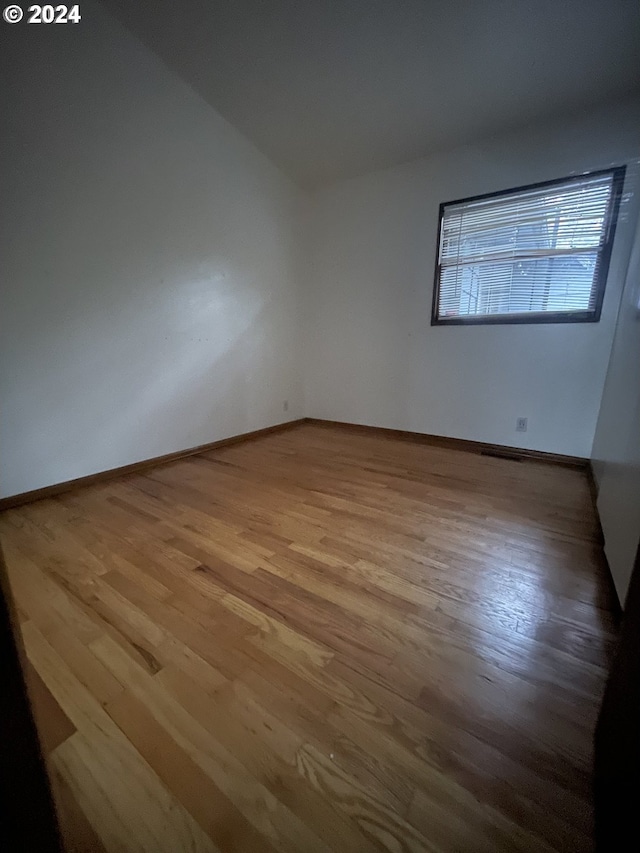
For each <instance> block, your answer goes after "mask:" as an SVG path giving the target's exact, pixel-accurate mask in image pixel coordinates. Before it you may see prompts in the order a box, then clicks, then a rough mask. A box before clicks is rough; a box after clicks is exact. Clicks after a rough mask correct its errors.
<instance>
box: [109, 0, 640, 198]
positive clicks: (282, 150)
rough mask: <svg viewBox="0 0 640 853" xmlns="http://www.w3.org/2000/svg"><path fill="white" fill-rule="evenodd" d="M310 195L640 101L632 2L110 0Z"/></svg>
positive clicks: (638, 41) (638, 33)
mask: <svg viewBox="0 0 640 853" xmlns="http://www.w3.org/2000/svg"><path fill="white" fill-rule="evenodd" d="M104 2H105V5H106V6H107V7H108V8H109V9H111V11H112V12H113V13H114V14H115V15H116V16H117V17H118V18H119V19H120V20H121V21H122V23H124V24H125V25H126V26H127V27H128V28H129V29H130V30H131V31H132V32H133V33H135V34H136V35H137V36H138V37H139V38H140V39H141V40H142V41H143V42H144V43H145V44H146V45H147V46H148V47H149V48H151V49H152V50H153V51H154V52H155V53H157V54H158V55H159V56H160V57H161V58H162V59H163V60H164V62H165V63H166V64H167V65H168V66H170V67H171V68H172V69H173V70H174V71H175V72H176V73H178V74H179V75H180V76H181V77H182V78H183V79H184V80H186V81H187V82H188V83H189V84H190V85H191V86H192V87H193V88H194V89H195V90H196V91H197V92H198V93H199V94H200V95H201V96H202V97H203V98H204V99H205V100H206V101H208V103H210V104H211V105H212V106H213V107H215V109H216V110H218V112H220V113H221V114H222V115H223V116H224V117H225V118H227V119H228V120H229V121H230V122H231V123H232V124H233V125H234V126H235V127H236V128H238V129H239V130H240V131H242V132H243V133H244V134H245V135H246V136H247V137H249V139H251V141H252V142H253V143H254V144H255V145H256V146H257V147H258V148H259V149H260V150H261V151H263V153H264V154H266V155H267V156H268V157H269V158H270V159H271V160H273V161H274V162H275V163H276V164H277V165H278V166H280V167H281V168H282V170H283V171H284V172H285V173H287V174H288V175H289V176H290V177H291V178H292V179H293V180H294V181H296V182H297V183H298V184H299V185H301V186H303V187H307V188H312V187H316V186H318V185H320V184H323V183H326V182H329V181H332V180H336V179H339V178H344V177H350V176H353V175H357V174H362V173H364V172H367V171H370V170H372V169H377V168H382V167H386V166H391V165H394V164H396V163H400V162H403V161H405V160H409V159H412V158H414V157H419V156H423V155H425V154H428V153H430V152H433V151H435V150H438V149H441V148H443V147H450V146H453V145H459V144H463V143H465V142H468V141H471V140H473V139H476V138H480V137H483V136H487V135H490V134H493V133H496V132H501V131H506V130H510V129H515V128H520V127H525V126H527V125H528V124H530V123H532V122H536V121H540V120H546V119H550V118H555V117H558V116H561V115H566V114H574V113H579V112H580V111H581V110H584V109H588V108H589V107H591V106H593V105H595V104H597V103H602V102H603V101H607V100H613V99H620V98H623V97H626V96H629V95H634V94H640V3H639V2H638V0H135V2H132V0H104Z"/></svg>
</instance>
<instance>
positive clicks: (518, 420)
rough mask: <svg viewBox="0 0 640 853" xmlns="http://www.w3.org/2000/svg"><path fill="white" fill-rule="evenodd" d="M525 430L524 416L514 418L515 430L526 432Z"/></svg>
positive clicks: (525, 420) (525, 421)
mask: <svg viewBox="0 0 640 853" xmlns="http://www.w3.org/2000/svg"><path fill="white" fill-rule="evenodd" d="M526 431H527V419H526V418H516V432H526Z"/></svg>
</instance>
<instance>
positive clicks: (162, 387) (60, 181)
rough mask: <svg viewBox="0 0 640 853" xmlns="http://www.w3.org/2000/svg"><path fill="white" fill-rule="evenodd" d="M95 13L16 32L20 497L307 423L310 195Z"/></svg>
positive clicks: (5, 323) (10, 347)
mask: <svg viewBox="0 0 640 853" xmlns="http://www.w3.org/2000/svg"><path fill="white" fill-rule="evenodd" d="M81 13H82V22H81V23H80V24H78V25H65V26H44V25H43V26H27V25H26V24H24V23H23V24H20V25H16V26H14V27H12V28H10V27H8V25H6V24H5V25H3V27H2V63H3V74H4V75H5V76H6V79H4V80H3V83H2V87H1V88H2V95H1V96H0V97H2V103H1V104H0V109H1V120H2V122H3V126H2V138H3V145H2V152H1V154H2V172H1V178H2V184H1V188H0V191H1V199H2V222H1V225H0V231H1V241H2V242H1V245H0V258H1V261H0V263H1V265H2V307H1V311H0V395H1V401H2V406H1V413H0V437H1V454H0V494H1V495H11V494H16V493H19V492H23V491H26V490H30V489H35V488H39V487H41V486H46V485H49V484H51V483H57V482H60V481H64V480H68V479H71V478H75V477H80V476H83V475H86V474H90V473H92V472H95V471H100V470H105V469H109V468H113V467H116V466H120V465H125V464H127V463H130V462H134V461H137V460H140V459H145V458H149V457H153V456H157V455H159V454H164V453H168V452H171V451H174V450H179V449H183V448H187V447H191V446H194V445H197V444H201V443H203V442H209V441H213V440H216V439H219V438H223V437H226V436H229V435H232V434H237V433H242V432H246V431H249V430H252V429H256V428H260V427H264V426H267V425H270V424H273V423H277V422H280V421H283V420H290V419H293V418H295V417H299V416H301V415H302V414H303V412H302V383H301V372H300V360H299V358H298V352H297V348H298V338H297V335H298V330H299V315H298V305H297V288H296V281H295V270H294V265H295V254H294V242H295V234H294V223H295V222H296V220H297V218H298V217H297V212H298V211H297V208H298V204H299V202H300V198H299V195H298V193H297V191H296V190H295V189H294V187H293V185H292V184H290V183H289V182H288V181H287V180H286V179H285V178H284V177H283V176H282V174H281V173H279V172H278V171H277V170H276V169H275V167H274V166H272V165H271V164H270V163H269V162H268V161H267V160H266V159H265V158H264V157H263V156H262V155H261V154H259V153H258V152H257V151H256V150H255V149H254V148H253V147H252V146H251V145H250V144H249V143H248V142H247V141H246V140H245V139H244V138H243V137H242V136H241V135H240V134H239V133H237V132H236V131H235V130H234V129H233V128H232V127H231V126H230V125H229V124H228V123H227V122H225V121H224V120H223V119H222V118H221V117H220V116H219V115H218V114H217V113H216V112H215V111H214V110H212V109H211V107H210V106H208V105H207V104H206V103H205V102H204V101H202V100H201V99H200V98H199V97H198V96H196V94H195V93H194V92H193V91H192V90H191V89H190V88H188V87H187V86H186V85H185V84H183V83H182V82H181V81H180V80H179V79H177V78H175V77H174V76H173V75H172V74H171V73H170V72H169V71H168V69H167V68H166V67H165V66H164V65H162V64H161V62H160V61H159V60H158V59H157V58H156V57H155V56H154V55H153V54H151V53H150V52H149V51H148V50H147V49H146V48H145V47H144V46H142V45H141V43H140V42H138V41H137V40H136V39H135V38H134V37H133V36H131V35H130V34H129V33H128V32H127V31H126V30H125V29H124V28H123V27H122V26H121V25H120V24H119V23H117V22H116V21H115V20H114V19H113V18H112V17H111V16H110V15H109V14H108V13H107V12H106V11H105V10H104V9H103V8H102V7H101V6H99V5H98V4H97V3H96V2H95V0H84V2H83V3H82V4H81ZM284 400H288V401H289V411H288V412H287V413H286V414H285V413H284V411H283V401H284Z"/></svg>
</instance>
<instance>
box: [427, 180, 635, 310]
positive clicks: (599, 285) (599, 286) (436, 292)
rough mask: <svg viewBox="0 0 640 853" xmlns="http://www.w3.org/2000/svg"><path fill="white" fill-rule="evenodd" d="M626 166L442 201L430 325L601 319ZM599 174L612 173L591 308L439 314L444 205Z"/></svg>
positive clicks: (445, 206)
mask: <svg viewBox="0 0 640 853" xmlns="http://www.w3.org/2000/svg"><path fill="white" fill-rule="evenodd" d="M626 170H627V167H626V166H624V165H623V166H615V167H614V168H611V169H599V170H597V171H594V172H585V173H583V174H581V175H569V176H568V177H566V178H556V179H554V180H552V181H541V182H540V183H536V184H525V185H523V186H521V187H511V188H510V189H507V190H499V191H498V192H493V193H483V194H482V195H474V196H469V197H468V198H459V199H455V200H454V201H446V202H442V204H441V205H440V207H439V213H438V235H437V241H436V266H435V274H434V281H433V302H432V306H431V325H432V326H493V325H512V324H523V323H528V324H537V323H597V322H598V321H599V320H600V314H601V312H602V303H603V300H604V292H605V288H606V285H607V276H608V274H609V264H610V261H611V252H612V250H613V241H614V238H615V233H616V226H617V224H618V214H619V212H620V201H621V199H622V191H623V187H624V179H625V174H626ZM601 175H612V177H613V180H612V184H611V197H610V199H609V204H608V207H607V214H606V218H605V225H604V233H605V239H604V242H603V245H602V248H601V249H600V251H599V253H598V262H597V266H596V276H597V277H596V280H595V286H596V302H595V305H594V308H593V310H592V311H556V312H548V313H541V312H533V311H532V312H530V313H522V314H494V315H492V314H481V315H473V314H471V315H466V316H465V315H462V316H456V317H439V316H438V305H439V302H440V240H441V235H442V220H443V218H444V213H445V209H446V208H447V207H449V205H452V204H466V203H468V202H472V201H481V200H483V199H488V198H500V197H501V196H509V195H514V194H515V193H519V192H525V191H527V190H537V189H542V188H544V187H553V186H557V185H560V184H564V185H567V184H570V183H578V182H580V181H582V180H584V179H585V178H590V177H600V176H601Z"/></svg>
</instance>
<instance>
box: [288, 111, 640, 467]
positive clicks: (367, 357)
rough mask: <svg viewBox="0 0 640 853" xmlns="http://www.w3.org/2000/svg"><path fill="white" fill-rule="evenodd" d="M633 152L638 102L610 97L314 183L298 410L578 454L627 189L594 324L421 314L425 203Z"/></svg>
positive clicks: (639, 128) (431, 233)
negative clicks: (598, 105)
mask: <svg viewBox="0 0 640 853" xmlns="http://www.w3.org/2000/svg"><path fill="white" fill-rule="evenodd" d="M639 153H640V110H639V109H638V105H637V103H636V104H623V105H618V106H616V107H613V108H611V109H609V110H607V111H605V112H602V113H599V114H595V115H592V116H590V117H587V118H583V119H581V120H575V121H573V122H570V123H567V124H565V125H560V126H552V127H545V128H538V129H535V130H533V129H532V130H531V131H530V132H527V133H520V134H514V135H511V136H509V137H504V138H496V139H492V140H487V141H485V142H483V143H480V144H477V145H473V146H466V147H464V148H460V149H457V150H455V151H451V152H447V153H443V154H441V155H439V156H434V157H431V158H429V159H423V160H417V161H414V162H412V163H408V164H406V165H403V166H400V167H396V168H393V169H389V170H386V171H380V172H376V173H372V174H369V175H366V176H364V177H362V178H357V179H354V180H349V181H344V182H341V183H339V184H335V185H333V186H331V187H329V188H326V189H324V190H321V191H319V192H317V193H315V194H314V196H312V200H311V213H310V218H309V235H310V242H311V248H310V271H309V280H308V292H307V296H306V306H305V310H306V318H307V323H308V325H309V329H310V332H309V335H308V347H307V355H308V358H307V368H306V371H307V372H306V376H307V380H306V384H307V401H308V402H307V414H308V415H310V416H312V417H320V418H328V419H332V420H340V421H351V422H355V423H364V424H371V425H375V426H385V427H392V428H398V429H406V430H415V431H418V432H425V433H432V434H437V435H447V436H454V437H457V438H463V439H471V440H477V441H487V442H492V443H496V444H503V445H515V446H521V447H526V448H533V449H537V450H544V451H550V452H555V453H564V454H570V455H576V456H582V457H588V456H589V455H590V453H591V446H592V442H593V436H594V430H595V426H596V419H597V416H598V410H599V406H600V399H601V395H602V389H603V384H604V379H605V373H606V367H607V362H608V358H609V352H610V348H611V343H612V339H613V332H614V324H615V319H616V312H617V308H618V302H619V298H620V292H621V289H622V284H623V279H624V271H625V269H626V264H627V261H628V256H629V251H630V245H631V240H632V236H633V227H634V224H635V222H634V220H635V216H636V211H637V198H636V197H635V195H636V194H634V197H633V198H632V199H631V200H630V201H629V199H627V200H626V201H625V204H624V205H623V213H622V215H621V218H620V220H619V223H618V230H617V235H616V241H615V246H614V251H613V257H612V261H611V268H610V274H609V282H608V286H607V291H606V296H605V301H604V306H603V310H602V317H601V320H600V322H599V323H596V324H593V323H590V324H572V325H569V324H558V325H526V326H517V325H513V326H508V325H499V326H477V327H463V326H457V327H444V326H439V327H432V326H430V316H431V299H432V288H433V273H434V264H435V249H436V231H437V223H438V205H439V203H440V202H443V201H450V200H453V199H456V198H462V197H465V196H470V195H475V194H480V193H484V192H491V191H495V190H500V189H506V188H509V187H516V186H519V185H523V184H528V183H533V182H536V181H543V180H548V179H553V178H561V177H564V176H566V175H569V174H571V173H574V172H583V171H587V170H591V169H597V168H601V167H606V166H608V165H611V164H616V165H617V164H620V163H625V162H628V161H629V160H630V159H633V158H637V157H638V154H639ZM630 171H631V174H630V176H629V180H628V182H627V185H626V187H627V189H628V190H630V189H633V188H634V186H636V185H637V177H638V176H637V168H635V167H634V168H632V169H631V170H630ZM518 416H524V417H527V418H528V419H529V429H528V432H527V433H526V434H522V433H517V432H515V421H516V417H518Z"/></svg>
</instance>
